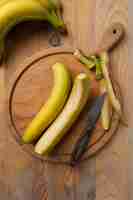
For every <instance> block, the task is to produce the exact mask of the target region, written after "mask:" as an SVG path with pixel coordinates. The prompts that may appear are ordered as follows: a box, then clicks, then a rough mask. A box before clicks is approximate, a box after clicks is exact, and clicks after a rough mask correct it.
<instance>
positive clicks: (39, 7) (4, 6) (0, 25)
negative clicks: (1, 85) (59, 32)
mask: <svg viewBox="0 0 133 200" xmlns="http://www.w3.org/2000/svg"><path fill="white" fill-rule="evenodd" d="M40 1H42V2H44V4H42V3H41V2H40ZM51 2H52V0H45V1H43V0H27V1H25V0H8V1H7V0H3V1H2V2H1V3H0V9H1V10H0V56H1V55H2V53H3V50H4V39H5V37H6V35H7V33H8V32H9V31H10V30H11V28H12V27H14V26H15V25H16V24H18V23H20V22H22V21H29V20H45V21H48V22H49V23H51V24H52V25H53V26H54V27H55V28H61V27H64V23H63V21H62V20H61V19H60V17H59V16H57V15H56V7H54V6H53V7H51V5H54V4H52V3H51Z"/></svg>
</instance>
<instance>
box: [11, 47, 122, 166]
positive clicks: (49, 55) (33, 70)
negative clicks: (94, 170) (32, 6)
mask: <svg viewBox="0 0 133 200" xmlns="http://www.w3.org/2000/svg"><path fill="white" fill-rule="evenodd" d="M56 62H62V63H64V64H66V65H67V66H68V68H69V69H70V71H71V73H72V78H74V77H75V76H76V75H77V74H79V73H80V72H86V73H88V72H87V69H86V68H85V67H84V66H83V65H82V64H81V63H80V62H78V61H77V60H76V59H75V58H74V56H73V55H72V50H71V49H67V48H50V49H48V50H44V51H43V52H41V53H39V54H38V55H35V56H33V57H32V58H30V59H28V60H27V61H26V62H25V63H24V65H23V67H21V69H20V70H19V71H17V72H16V73H15V77H13V81H12V83H11V85H10V90H9V95H8V108H9V120H10V127H11V129H12V130H11V131H12V133H13V135H14V136H15V138H16V140H17V141H18V143H19V144H20V145H21V147H22V148H23V149H24V150H25V151H26V152H29V153H31V154H32V155H33V156H35V157H37V158H39V159H42V160H44V161H46V160H48V161H53V162H57V163H58V162H61V163H62V162H63V163H64V162H66V163H68V162H69V160H70V158H71V152H72V150H73V148H74V144H75V143H76V141H77V139H78V138H79V136H80V135H81V134H83V133H84V127H85V123H84V121H85V118H86V112H87V111H88V110H87V107H86V108H85V109H84V111H83V112H82V113H81V115H80V117H79V118H78V120H77V121H76V123H75V124H74V125H73V127H72V128H71V130H70V131H69V132H68V133H67V134H66V136H65V137H64V138H63V140H62V141H61V143H60V145H57V147H56V148H55V150H54V152H53V153H52V154H51V156H49V157H45V156H39V155H37V154H35V153H34V145H23V144H21V136H22V135H23V132H24V129H25V128H26V127H27V126H28V124H29V123H30V121H31V120H32V119H33V118H34V116H35V115H36V113H38V111H39V110H40V108H41V106H42V105H43V104H44V103H45V102H46V100H47V99H48V97H49V95H50V92H51V89H52V87H53V73H52V70H51V66H52V65H53V64H55V63H56ZM91 79H92V81H91V87H92V95H91V96H92V97H91V99H92V98H94V97H95V96H97V95H98V93H99V90H98V86H99V84H98V83H97V82H96V81H95V78H94V75H93V74H92V77H91ZM91 99H89V101H88V105H87V106H89V105H90V104H91ZM112 122H113V123H112V124H111V129H110V130H109V131H107V132H105V131H104V130H103V129H102V128H101V125H100V122H99V123H98V125H97V127H96V130H95V131H94V133H93V136H92V138H91V141H90V143H89V146H88V150H87V152H86V153H85V155H84V157H83V159H87V158H88V157H90V156H92V155H94V154H95V153H97V152H98V151H99V150H100V149H101V148H102V147H103V146H104V145H105V144H106V143H107V142H108V141H109V140H110V138H111V137H112V135H113V134H114V133H115V132H116V130H117V128H118V125H119V118H118V117H117V115H116V114H113V116H112Z"/></svg>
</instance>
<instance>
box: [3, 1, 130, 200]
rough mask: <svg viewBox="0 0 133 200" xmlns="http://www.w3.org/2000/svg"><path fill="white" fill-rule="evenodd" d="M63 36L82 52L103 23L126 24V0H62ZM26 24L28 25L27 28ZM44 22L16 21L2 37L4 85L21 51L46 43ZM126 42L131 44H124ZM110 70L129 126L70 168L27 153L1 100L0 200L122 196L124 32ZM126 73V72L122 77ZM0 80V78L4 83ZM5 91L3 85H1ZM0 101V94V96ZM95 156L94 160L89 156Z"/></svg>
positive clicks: (21, 58)
mask: <svg viewBox="0 0 133 200" xmlns="http://www.w3.org/2000/svg"><path fill="white" fill-rule="evenodd" d="M62 3H63V5H64V19H65V21H66V23H67V26H68V27H69V36H68V37H65V38H62V43H63V44H68V45H70V46H73V47H80V48H81V49H82V50H83V51H84V52H85V53H89V52H90V50H91V49H95V48H96V47H97V44H98V43H99V41H100V40H101V38H102V34H103V33H104V31H105V30H106V28H107V27H108V26H109V25H110V24H111V23H112V22H116V21H119V22H121V23H123V24H124V25H125V28H126V30H127V20H128V16H127V5H128V2H127V0H115V1H114V0H108V1H107V0H89V1H88V0H84V1H81V0H68V1H65V0H62ZM29 27H30V28H29ZM47 38H48V32H47V31H45V25H44V24H42V23H39V24H32V23H29V24H22V25H20V26H17V28H16V29H14V31H12V33H11V34H10V36H9V37H8V45H7V47H8V48H7V49H8V52H9V53H8V55H7V62H6V66H4V67H5V71H4V73H5V80H4V79H3V77H2V78H1V79H2V80H3V81H4V82H5V83H6V88H7V89H8V83H9V80H10V78H11V77H12V76H13V74H14V72H15V70H16V69H18V68H19V67H20V64H21V63H22V62H23V61H24V60H25V59H26V57H27V56H28V57H29V56H31V55H32V54H34V53H36V52H38V51H40V50H43V49H44V48H46V47H49V43H48V39H47ZM130 46H131V44H130ZM111 62H112V64H111V66H112V69H113V74H114V76H115V78H116V79H118V81H119V82H120V84H121V88H122V90H123V94H124V101H125V105H126V107H125V110H126V113H127V116H128V117H129V118H130V119H129V120H130V123H129V129H126V128H123V127H121V128H120V130H119V132H118V134H117V136H116V137H114V138H113V139H112V142H110V143H109V145H108V146H107V147H106V148H105V149H104V150H103V151H102V152H101V154H99V155H98V156H97V157H96V158H92V159H90V160H89V161H87V162H85V163H83V164H81V165H79V166H78V167H77V168H75V169H72V168H70V167H68V166H65V165H64V166H55V165H54V166H53V165H51V164H46V165H45V166H44V165H43V163H42V162H41V161H37V160H36V159H34V158H32V157H30V156H29V155H28V154H26V153H25V152H23V151H22V150H21V148H20V146H18V144H16V142H15V141H14V139H13V138H12V137H11V133H10V130H9V128H8V126H7V125H4V123H5V122H6V115H5V110H4V106H3V103H2V104H1V105H2V106H1V111H0V116H1V117H0V120H1V121H0V130H1V131H0V141H1V143H0V150H1V151H0V196H1V198H2V199H4V200H9V199H10V200H23V199H25V200H36V199H39V200H56V199H57V200H59V199H61V200H66V199H70V200H95V199H97V200H125V199H128V179H127V171H128V150H129V145H128V131H129V130H130V132H131V128H132V123H131V121H132V119H133V118H132V117H133V116H132V113H131V112H130V107H131V106H132V98H133V96H132V94H131V93H130V94H129V95H128V92H129V90H131V91H132V88H131V87H130V88H129V85H131V83H132V76H131V73H132V66H129V67H128V48H127V38H125V40H124V41H123V42H122V43H121V45H119V47H117V49H116V50H114V51H113V53H112V54H111ZM128 77H129V78H128ZM4 82H3V83H4ZM3 91H4V92H5V90H3ZM0 101H1V102H3V100H2V99H1V97H0ZM95 159H96V162H95Z"/></svg>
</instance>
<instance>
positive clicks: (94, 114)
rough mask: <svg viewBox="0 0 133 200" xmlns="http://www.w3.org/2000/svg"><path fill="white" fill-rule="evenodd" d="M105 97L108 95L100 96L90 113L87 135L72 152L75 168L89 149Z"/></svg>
mask: <svg viewBox="0 0 133 200" xmlns="http://www.w3.org/2000/svg"><path fill="white" fill-rule="evenodd" d="M105 97H106V93H104V94H103V95H102V96H98V97H97V98H96V99H95V101H94V103H93V105H92V107H91V108H90V110H89V112H88V115H87V119H86V121H87V127H86V130H85V133H84V134H83V135H82V136H81V137H80V138H79V140H78V141H77V143H76V145H75V147H74V150H73V152H72V156H71V162H70V163H71V165H72V166H74V165H75V164H76V163H77V162H78V161H79V160H80V159H81V158H82V156H83V154H84V153H85V151H86V150H87V148H88V143H89V141H90V138H91V136H92V133H93V130H94V129H95V127H96V123H97V121H98V119H99V117H100V114H101V110H102V107H103V104H104V99H105Z"/></svg>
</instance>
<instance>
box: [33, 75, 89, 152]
mask: <svg viewBox="0 0 133 200" xmlns="http://www.w3.org/2000/svg"><path fill="white" fill-rule="evenodd" d="M89 95H90V81H89V78H88V76H87V75H86V74H84V73H82V74H80V75H78V76H77V78H76V80H75V82H74V86H73V89H72V92H71V94H70V97H69V99H68V102H67V104H66V105H65V107H64V109H63V111H62V112H61V114H60V115H59V116H58V117H57V119H56V120H55V121H54V122H53V124H52V125H51V126H50V127H49V129H48V130H46V132H45V133H44V135H43V136H42V137H41V139H40V140H39V141H38V143H37V144H36V146H35V152H36V153H38V154H44V155H47V154H48V153H49V152H51V150H52V149H53V148H54V147H55V145H57V144H58V142H60V140H61V139H62V137H63V136H64V135H65V134H66V132H67V131H68V130H69V129H70V127H71V126H72V125H73V123H74V122H75V121H76V119H77V118H78V116H79V114H80V113H81V111H82V110H83V108H84V106H85V105H86V103H87V100H88V97H89Z"/></svg>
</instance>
